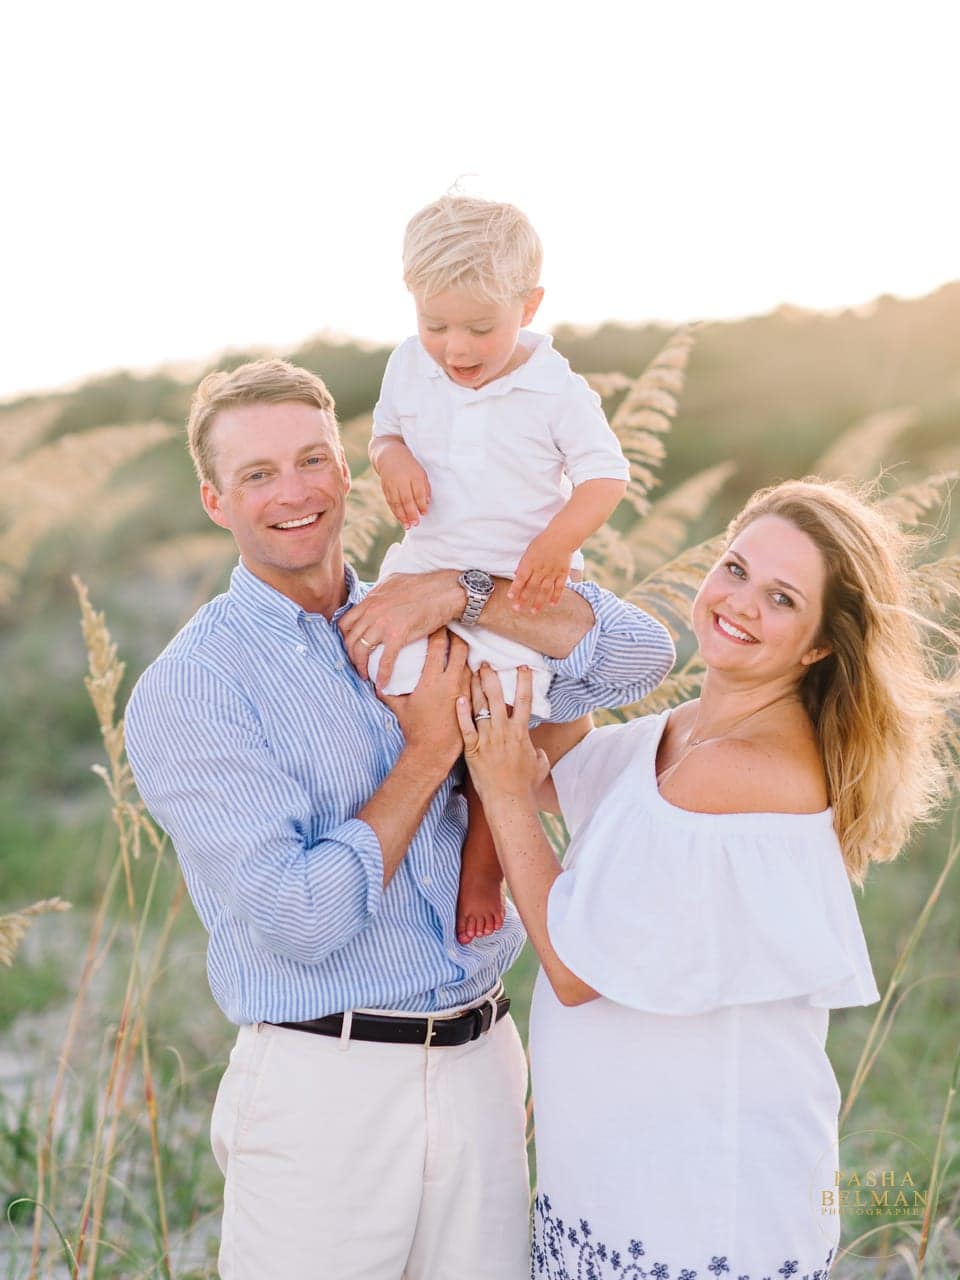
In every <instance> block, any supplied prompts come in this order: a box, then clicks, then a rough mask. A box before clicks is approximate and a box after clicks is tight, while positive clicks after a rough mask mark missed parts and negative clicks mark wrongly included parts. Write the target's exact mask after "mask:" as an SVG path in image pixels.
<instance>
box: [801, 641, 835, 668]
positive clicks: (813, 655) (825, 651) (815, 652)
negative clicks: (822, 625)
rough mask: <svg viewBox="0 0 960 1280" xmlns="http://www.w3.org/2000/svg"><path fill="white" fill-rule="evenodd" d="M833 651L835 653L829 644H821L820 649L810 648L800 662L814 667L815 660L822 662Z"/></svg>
mask: <svg viewBox="0 0 960 1280" xmlns="http://www.w3.org/2000/svg"><path fill="white" fill-rule="evenodd" d="M831 653H833V650H832V649H831V648H830V646H829V645H828V644H826V645H821V646H820V648H819V649H808V650H807V652H806V653H805V654H804V655H803V657H802V658H801V659H800V662H801V663H802V665H803V666H805V667H812V666H813V664H814V663H815V662H820V661H821V660H822V659H823V658H826V657H828V656H829V655H830V654H831Z"/></svg>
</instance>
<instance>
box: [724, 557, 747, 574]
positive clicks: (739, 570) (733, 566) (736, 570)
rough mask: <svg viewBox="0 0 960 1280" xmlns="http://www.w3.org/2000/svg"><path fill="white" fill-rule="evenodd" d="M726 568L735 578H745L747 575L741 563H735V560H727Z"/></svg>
mask: <svg viewBox="0 0 960 1280" xmlns="http://www.w3.org/2000/svg"><path fill="white" fill-rule="evenodd" d="M727 568H728V569H729V570H730V572H731V573H732V574H733V576H734V577H735V578H745V577H746V576H747V575H746V574H745V573H744V571H743V565H740V564H737V562H736V560H728V561H727Z"/></svg>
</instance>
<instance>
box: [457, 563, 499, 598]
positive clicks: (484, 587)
mask: <svg viewBox="0 0 960 1280" xmlns="http://www.w3.org/2000/svg"><path fill="white" fill-rule="evenodd" d="M463 582H464V585H465V586H466V587H468V588H469V589H470V590H471V591H476V592H478V593H479V594H481V595H486V594H489V593H490V592H491V591H492V590H493V579H492V578H491V577H490V575H489V573H485V572H484V571H483V569H467V570H466V572H465V573H464V574H463Z"/></svg>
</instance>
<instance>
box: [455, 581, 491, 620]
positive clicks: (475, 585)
mask: <svg viewBox="0 0 960 1280" xmlns="http://www.w3.org/2000/svg"><path fill="white" fill-rule="evenodd" d="M457 581H458V582H459V583H460V585H461V587H463V589H464V591H465V592H466V593H467V607H466V608H465V609H464V611H463V613H462V614H461V615H460V621H461V622H462V623H463V625H464V626H465V627H473V626H476V624H477V620H478V619H479V617H480V614H481V613H482V612H483V606H484V605H485V604H486V603H487V601H488V600H489V599H490V597H491V596H492V595H493V579H492V578H491V577H490V575H489V573H487V572H486V571H485V570H483V569H465V570H464V571H463V573H461V575H460V577H459V578H458V579H457Z"/></svg>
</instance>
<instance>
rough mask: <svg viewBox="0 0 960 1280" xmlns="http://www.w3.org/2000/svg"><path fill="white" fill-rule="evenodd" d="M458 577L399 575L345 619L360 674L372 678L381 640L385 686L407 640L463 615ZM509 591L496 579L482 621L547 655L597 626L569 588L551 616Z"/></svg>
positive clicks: (453, 573) (443, 572)
mask: <svg viewBox="0 0 960 1280" xmlns="http://www.w3.org/2000/svg"><path fill="white" fill-rule="evenodd" d="M459 576H460V574H459V572H458V571H457V570H456V569H437V570H435V571H434V572H432V573H395V574H393V576H392V577H390V578H387V579H386V581H385V582H381V583H379V584H378V585H377V586H376V587H374V589H373V590H372V591H370V592H368V594H367V595H366V597H365V598H364V599H363V600H361V601H360V603H359V604H357V605H354V607H353V608H352V609H350V610H349V611H348V612H347V613H345V614H344V615H343V616H342V617H341V619H340V624H339V625H340V630H341V631H342V633H343V638H344V640H345V641H346V645H347V650H348V652H349V654H350V658H351V661H352V662H353V665H354V666H355V667H356V668H357V670H358V671H359V673H360V675H361V676H363V677H364V678H367V676H368V672H367V659H368V657H369V656H370V649H371V648H372V647H374V646H375V645H378V644H382V645H383V646H384V653H383V657H382V658H381V660H380V669H379V673H378V678H377V683H378V685H379V686H381V687H382V686H383V685H384V684H386V682H387V681H388V680H389V678H390V675H391V673H392V671H393V662H394V659H395V658H396V655H397V654H398V653H399V651H400V650H401V649H402V648H403V646H404V645H405V644H408V643H410V642H411V641H413V640H419V639H421V638H422V637H423V636H425V635H429V634H430V632H432V631H436V630H437V628H438V627H445V626H446V625H447V623H449V622H456V621H457V620H458V619H459V618H460V616H461V614H462V613H463V611H464V609H465V608H466V604H467V593H466V591H465V590H464V589H463V587H462V586H461V585H460V583H459V582H458V581H457V579H458V578H459ZM509 589H510V580H509V579H507V578H495V579H494V589H493V595H492V596H491V597H490V599H489V600H488V601H487V603H486V604H485V605H484V607H483V615H482V620H483V625H484V626H485V627H489V628H490V630H491V631H495V632H496V633H497V634H498V635H501V636H504V637H506V638H507V639H508V640H516V641H518V642H519V643H520V644H525V645H528V646H529V647H530V648H531V649H536V650H537V651H538V652H540V653H543V654H546V655H547V656H548V657H554V658H563V657H566V656H567V655H568V654H569V653H570V652H571V651H572V650H573V648H574V647H575V646H576V645H577V644H578V643H579V642H580V640H582V639H583V637H584V636H585V635H586V633H587V632H588V631H589V630H590V628H591V627H592V626H593V624H594V616H593V610H592V609H591V608H590V605H589V604H588V603H587V602H586V601H585V600H583V599H582V598H580V597H579V596H578V595H577V593H576V592H575V591H573V590H570V589H569V588H567V589H565V590H564V592H563V595H562V597H561V600H560V603H559V604H558V605H556V606H555V607H554V608H552V609H551V610H550V611H549V613H548V614H540V615H536V616H534V615H530V614H522V613H520V612H519V611H518V610H517V609H516V608H515V607H514V605H513V603H512V601H510V600H509V599H508V598H507V592H508V591H509ZM361 637H362V641H361Z"/></svg>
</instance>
